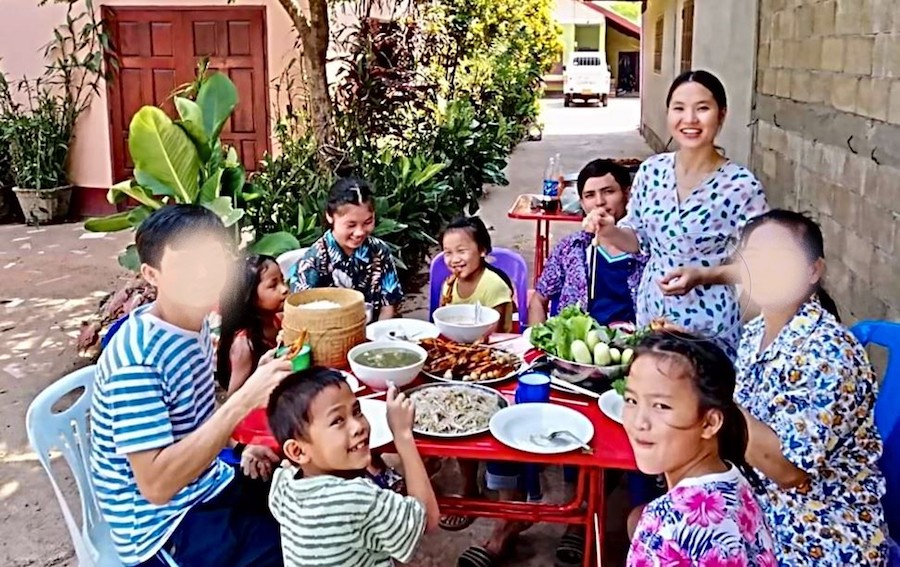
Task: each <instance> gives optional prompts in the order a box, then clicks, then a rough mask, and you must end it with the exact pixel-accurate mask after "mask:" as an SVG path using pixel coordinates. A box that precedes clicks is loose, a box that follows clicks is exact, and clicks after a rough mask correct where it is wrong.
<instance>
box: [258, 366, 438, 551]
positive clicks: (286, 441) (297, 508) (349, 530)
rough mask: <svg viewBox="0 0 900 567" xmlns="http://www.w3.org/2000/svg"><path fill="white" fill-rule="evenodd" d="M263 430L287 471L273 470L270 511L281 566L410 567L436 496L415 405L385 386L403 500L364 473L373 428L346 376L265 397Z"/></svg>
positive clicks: (317, 377)
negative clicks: (401, 565) (416, 429)
mask: <svg viewBox="0 0 900 567" xmlns="http://www.w3.org/2000/svg"><path fill="white" fill-rule="evenodd" d="M267 413H268V416H269V426H270V427H271V428H272V432H273V433H274V435H275V438H276V439H277V440H278V443H279V444H280V445H281V446H282V449H283V451H284V455H285V457H287V459H288V460H289V461H290V465H291V466H286V467H284V468H281V469H279V470H278V471H276V472H275V477H274V480H273V482H272V489H271V492H270V493H269V507H270V508H271V510H272V513H273V515H274V516H275V519H276V520H278V522H279V523H280V524H281V541H282V549H283V552H284V564H285V566H287V567H391V565H393V560H397V561H401V562H407V561H409V560H410V559H411V558H412V556H413V553H414V552H415V550H416V545H417V544H418V542H419V538H420V537H421V535H422V533H423V532H424V531H425V530H426V529H433V528H435V527H436V526H437V523H438V519H439V516H440V513H439V511H438V506H437V499H436V498H435V496H434V491H433V490H432V488H431V482H430V481H429V478H428V473H427V472H426V471H425V466H424V465H423V464H422V458H421V457H420V456H419V452H418V450H417V449H416V445H415V442H414V441H413V436H412V425H413V418H414V409H413V405H412V401H411V400H409V399H408V398H407V397H406V396H405V395H404V394H398V393H397V388H396V387H394V386H393V385H391V388H390V389H389V390H388V394H387V419H388V425H389V426H390V428H391V432H392V433H393V435H394V446H395V448H396V450H397V453H398V454H399V455H400V458H401V459H402V460H403V466H404V469H405V474H406V486H407V492H408V494H409V496H403V495H400V494H398V493H396V492H393V491H391V490H386V489H382V488H379V487H377V486H375V485H374V484H372V483H371V481H369V480H368V479H366V478H364V477H363V475H362V473H363V472H364V471H365V469H366V466H367V465H368V464H369V461H370V460H371V453H370V452H369V422H368V421H367V420H366V417H365V416H364V415H363V414H362V411H361V410H360V406H359V401H358V400H357V399H356V397H355V396H354V395H353V393H352V392H351V391H350V387H349V386H348V385H347V383H346V382H345V381H344V379H343V377H342V376H341V375H340V374H339V373H338V372H336V371H334V370H328V369H325V368H311V369H309V370H305V371H302V372H298V373H296V374H293V375H291V376H289V377H288V378H286V379H285V380H284V382H282V383H281V384H280V385H279V386H278V387H277V388H275V391H274V392H273V393H272V397H271V398H270V400H269V407H268V410H267Z"/></svg>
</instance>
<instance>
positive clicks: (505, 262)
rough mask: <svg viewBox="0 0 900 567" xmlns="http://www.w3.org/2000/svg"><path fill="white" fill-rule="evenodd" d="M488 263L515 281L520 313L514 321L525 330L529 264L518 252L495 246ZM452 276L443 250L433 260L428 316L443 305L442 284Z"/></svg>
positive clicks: (430, 317)
mask: <svg viewBox="0 0 900 567" xmlns="http://www.w3.org/2000/svg"><path fill="white" fill-rule="evenodd" d="M487 260H488V263H490V264H491V265H492V266H494V267H495V268H498V269H500V270H503V273H505V274H506V275H507V276H508V277H509V279H510V280H511V281H512V283H513V288H514V289H515V297H514V298H513V299H514V300H515V301H516V305H517V308H518V310H519V312H518V313H516V314H514V315H513V321H518V322H519V327H521V329H522V330H524V328H525V326H526V325H527V324H528V265H527V264H525V259H524V258H522V256H521V255H519V253H518V252H515V251H513V250H509V249H508V248H494V250H493V251H492V252H491V254H490V255H489V256H488V259H487ZM448 276H450V270H449V269H448V268H447V264H446V263H445V262H444V253H443V252H441V253H440V254H438V255H437V256H435V257H434V260H432V261H431V283H430V292H429V295H428V299H429V304H430V305H429V310H428V318H429V319H432V315H433V314H434V310H435V309H437V308H438V307H440V305H441V286H442V285H443V283H444V280H446V279H447V277H448Z"/></svg>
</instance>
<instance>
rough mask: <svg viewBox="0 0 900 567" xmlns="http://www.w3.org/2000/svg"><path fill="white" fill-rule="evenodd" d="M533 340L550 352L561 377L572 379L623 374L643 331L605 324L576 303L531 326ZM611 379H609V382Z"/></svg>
mask: <svg viewBox="0 0 900 567" xmlns="http://www.w3.org/2000/svg"><path fill="white" fill-rule="evenodd" d="M529 331H530V333H529V334H528V338H529V340H530V341H531V344H532V345H534V346H535V347H536V348H538V349H540V350H541V351H543V352H544V354H546V355H547V358H548V359H549V360H550V362H551V364H552V365H553V366H554V369H555V370H556V372H555V373H556V374H557V375H558V377H559V378H562V379H564V380H567V381H569V382H581V381H584V380H599V379H606V380H614V379H616V378H619V377H621V376H624V375H625V373H626V372H627V370H628V367H629V365H630V364H631V360H632V358H633V357H634V350H633V348H632V347H633V345H635V344H636V343H637V341H639V340H640V338H641V336H642V335H643V331H641V330H639V331H631V329H625V328H621V327H612V326H609V327H608V326H604V325H600V324H599V323H597V321H596V320H594V319H593V318H592V317H591V316H590V315H588V314H587V313H585V312H584V311H582V310H581V309H580V308H578V307H577V306H570V307H566V308H565V309H563V310H562V312H561V313H560V314H559V315H557V316H555V317H551V318H549V319H547V321H546V322H544V323H542V324H540V325H536V326H534V327H532V328H531V329H529ZM607 383H608V382H607Z"/></svg>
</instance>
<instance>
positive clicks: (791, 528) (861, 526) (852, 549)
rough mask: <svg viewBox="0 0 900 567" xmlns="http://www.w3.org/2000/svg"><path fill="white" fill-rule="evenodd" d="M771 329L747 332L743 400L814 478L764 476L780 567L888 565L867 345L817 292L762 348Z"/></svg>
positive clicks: (756, 324) (754, 326) (753, 326)
mask: <svg viewBox="0 0 900 567" xmlns="http://www.w3.org/2000/svg"><path fill="white" fill-rule="evenodd" d="M764 332H765V326H764V324H763V320H762V318H757V319H755V320H753V321H751V322H750V323H749V324H748V325H747V328H746V329H745V330H744V336H743V337H742V340H741V347H740V350H739V354H738V360H737V370H738V383H737V389H736V390H735V399H736V401H737V402H738V404H740V405H742V406H743V407H744V408H745V409H746V410H747V411H749V412H750V414H752V415H753V416H754V417H755V418H756V419H758V420H760V421H761V422H763V423H765V424H766V425H768V426H769V427H771V428H772V430H773V431H775V434H776V435H778V438H779V439H780V440H781V450H782V451H783V453H784V456H785V457H786V458H787V460H789V461H790V462H791V463H793V464H794V465H795V466H796V467H798V468H800V469H802V470H803V471H805V472H806V473H807V474H808V475H809V481H808V482H807V483H805V484H803V485H802V486H800V487H797V488H792V489H787V490H786V489H783V488H780V487H779V486H778V485H777V484H775V482H773V481H771V480H765V479H764V480H765V483H766V491H767V496H766V498H765V499H762V500H761V503H762V506H763V509H764V510H765V512H766V515H767V517H768V521H769V525H771V526H772V529H773V535H774V536H775V540H776V543H777V545H778V557H779V561H780V563H781V565H784V566H795V565H815V566H816V567H826V566H828V567H830V566H834V567H837V566H844V565H847V566H849V565H853V566H857V565H867V566H868V565H873V566H875V565H884V564H885V553H886V541H885V540H886V537H887V528H886V527H885V523H884V512H883V509H882V507H881V498H882V496H883V495H884V478H883V477H882V475H881V473H880V472H879V470H878V459H879V457H880V456H881V450H882V445H881V439H880V437H879V435H878V431H877V430H876V429H875V423H874V407H875V398H876V396H877V388H878V384H877V380H876V377H875V373H874V371H873V370H872V367H871V365H870V364H869V361H868V358H867V356H866V352H865V350H863V348H862V346H860V344H859V343H858V342H857V341H856V339H855V338H854V337H853V335H852V334H851V333H850V332H849V331H848V330H847V329H846V328H844V327H843V326H842V325H841V324H840V323H838V322H837V320H836V319H835V318H834V316H832V315H831V314H830V313H828V312H827V311H825V310H824V309H823V308H822V305H821V304H820V303H819V301H818V299H816V298H815V297H814V298H812V299H810V300H809V301H808V302H807V303H805V304H804V305H803V306H802V307H801V308H800V310H799V311H798V312H797V314H796V315H795V316H794V318H793V319H792V320H791V321H790V322H789V323H788V324H787V325H786V326H785V327H784V328H783V329H782V330H781V332H780V333H779V334H778V336H777V337H776V338H775V340H774V341H772V343H771V344H770V345H769V346H768V348H766V349H765V350H764V351H763V352H762V353H760V352H759V349H760V342H761V340H762V337H763V334H764ZM760 477H761V478H764V476H763V475H762V474H760Z"/></svg>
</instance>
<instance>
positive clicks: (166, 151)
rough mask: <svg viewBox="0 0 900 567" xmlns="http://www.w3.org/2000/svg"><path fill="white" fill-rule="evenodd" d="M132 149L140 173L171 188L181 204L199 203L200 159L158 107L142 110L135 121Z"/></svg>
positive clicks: (181, 132) (132, 156)
mask: <svg viewBox="0 0 900 567" xmlns="http://www.w3.org/2000/svg"><path fill="white" fill-rule="evenodd" d="M128 148H129V150H130V151H131V158H132V160H134V166H135V169H136V170H140V171H142V172H143V173H145V174H147V175H149V176H151V177H152V178H153V179H155V180H157V181H159V182H160V183H161V184H162V185H164V186H166V187H168V188H169V189H171V195H172V197H173V198H174V199H175V200H176V202H179V203H193V202H195V201H196V198H197V193H198V192H199V190H200V188H199V187H198V176H199V173H200V157H199V155H198V154H197V148H196V147H195V146H194V142H193V141H192V140H191V138H190V137H189V136H188V135H187V133H185V131H184V130H183V129H181V128H180V127H179V126H177V125H176V124H175V123H174V122H172V120H171V119H170V118H169V117H168V116H166V113H165V112H163V111H162V110H161V109H159V108H157V107H155V106H145V107H143V108H141V109H140V110H139V111H138V112H137V114H135V115H134V118H132V120H131V127H130V128H129V132H128Z"/></svg>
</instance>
